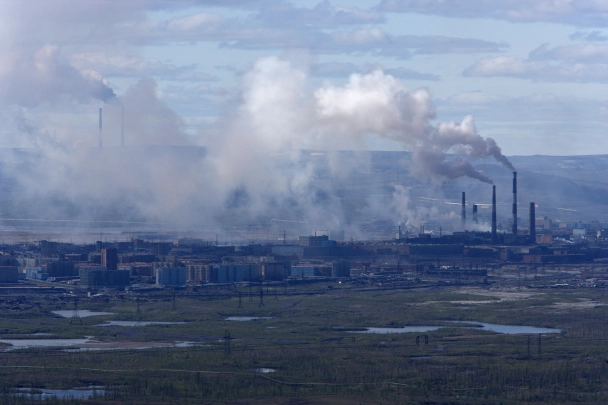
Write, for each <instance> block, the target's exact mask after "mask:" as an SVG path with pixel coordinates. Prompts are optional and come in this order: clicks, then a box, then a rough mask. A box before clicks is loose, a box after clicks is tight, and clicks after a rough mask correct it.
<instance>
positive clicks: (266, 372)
mask: <svg viewBox="0 0 608 405" xmlns="http://www.w3.org/2000/svg"><path fill="white" fill-rule="evenodd" d="M251 371H255V372H256V373H264V374H268V373H274V372H276V371H277V369H276V368H265V367H260V368H254V369H251Z"/></svg>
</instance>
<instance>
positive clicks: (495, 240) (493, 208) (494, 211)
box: [492, 186, 498, 244]
mask: <svg viewBox="0 0 608 405" xmlns="http://www.w3.org/2000/svg"><path fill="white" fill-rule="evenodd" d="M497 242H498V238H497V236H496V186H492V243H494V244H496V243H497Z"/></svg>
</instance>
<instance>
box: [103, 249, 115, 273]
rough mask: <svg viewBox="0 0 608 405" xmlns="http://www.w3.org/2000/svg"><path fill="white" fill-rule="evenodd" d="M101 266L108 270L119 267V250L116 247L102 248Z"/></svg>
mask: <svg viewBox="0 0 608 405" xmlns="http://www.w3.org/2000/svg"><path fill="white" fill-rule="evenodd" d="M101 267H105V268H106V269H108V270H117V269H118V250H116V249H115V248H106V249H101Z"/></svg>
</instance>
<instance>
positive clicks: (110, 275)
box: [80, 267, 131, 289]
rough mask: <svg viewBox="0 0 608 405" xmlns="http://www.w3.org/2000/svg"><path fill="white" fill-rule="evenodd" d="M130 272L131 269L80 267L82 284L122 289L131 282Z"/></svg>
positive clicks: (86, 286) (87, 286) (84, 285)
mask: <svg viewBox="0 0 608 405" xmlns="http://www.w3.org/2000/svg"><path fill="white" fill-rule="evenodd" d="M129 273H130V272H129V270H108V269H106V268H105V267H80V286H81V287H85V288H102V287H106V288H119V289H122V288H125V287H127V286H128V285H129V284H130V283H131V281H130V274H129Z"/></svg>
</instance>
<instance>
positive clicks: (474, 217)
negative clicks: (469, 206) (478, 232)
mask: <svg viewBox="0 0 608 405" xmlns="http://www.w3.org/2000/svg"><path fill="white" fill-rule="evenodd" d="M473 223H474V224H475V225H477V224H478V221H477V204H473Z"/></svg>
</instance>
